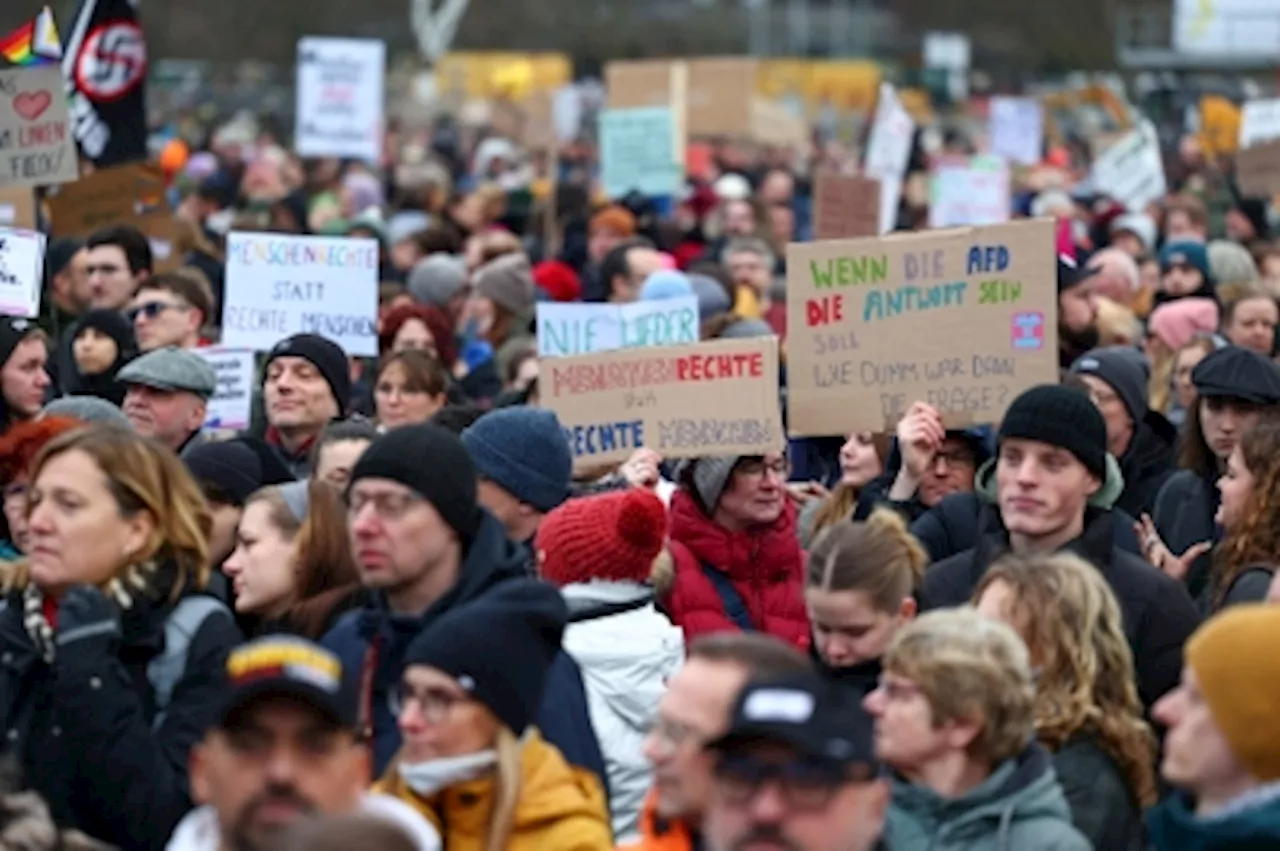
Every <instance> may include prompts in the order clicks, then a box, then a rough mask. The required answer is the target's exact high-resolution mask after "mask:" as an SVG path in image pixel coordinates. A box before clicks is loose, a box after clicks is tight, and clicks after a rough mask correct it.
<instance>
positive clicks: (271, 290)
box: [222, 233, 378, 357]
mask: <svg viewBox="0 0 1280 851" xmlns="http://www.w3.org/2000/svg"><path fill="white" fill-rule="evenodd" d="M225 302H226V303H225V305H224V306H223V308H222V345H224V346H226V347H228V348H245V349H253V350H254V351H258V352H263V351H267V350H268V349H270V348H271V347H272V346H274V345H275V344H276V343H278V342H279V341H280V340H281V339H283V338H285V337H288V336H291V335H293V334H301V333H309V334H320V335H321V336H323V337H328V338H329V339H330V340H333V341H334V342H335V343H337V344H338V345H340V346H342V348H343V349H345V350H346V352H347V354H348V355H354V356H356V357H376V356H377V354H378V333H377V316H378V242H377V240H373V239H350V238H345V237H328V236H283V235H281V234H275V233H232V234H230V235H229V236H228V237H227V280H226V296H225Z"/></svg>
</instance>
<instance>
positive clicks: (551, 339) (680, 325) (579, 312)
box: [537, 296, 699, 357]
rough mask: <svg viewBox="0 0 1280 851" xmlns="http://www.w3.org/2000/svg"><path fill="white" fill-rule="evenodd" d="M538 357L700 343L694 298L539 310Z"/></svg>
mask: <svg viewBox="0 0 1280 851" xmlns="http://www.w3.org/2000/svg"><path fill="white" fill-rule="evenodd" d="M537 321H538V356H539V357H565V356H567V355H587V354H593V353H595V352H611V351H613V350H615V349H634V348H640V347H643V346H676V345H680V344H682V343H696V342H698V327H699V326H698V299H697V298H696V297H694V296H682V297H680V298H668V299H661V300H659V301H637V302H633V303H631V304H556V303H554V302H542V303H540V304H539V305H538V316H537Z"/></svg>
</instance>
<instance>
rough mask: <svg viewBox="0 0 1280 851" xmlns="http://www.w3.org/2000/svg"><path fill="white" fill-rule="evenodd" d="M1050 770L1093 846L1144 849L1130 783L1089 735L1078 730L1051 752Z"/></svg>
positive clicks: (1114, 849) (1131, 850)
mask: <svg viewBox="0 0 1280 851" xmlns="http://www.w3.org/2000/svg"><path fill="white" fill-rule="evenodd" d="M1053 770H1054V771H1056V772H1057V773H1058V782H1059V783H1061V784H1062V792H1063V794H1064V795H1066V796H1067V804H1068V805H1069V806H1070V807H1071V821H1072V823H1073V824H1074V825H1075V826H1076V830H1078V831H1080V832H1081V833H1083V834H1084V835H1085V838H1086V839H1088V840H1089V842H1090V843H1092V844H1093V847H1094V848H1096V849H1102V848H1105V849H1107V851H1143V842H1144V830H1143V824H1142V811H1141V810H1140V809H1139V808H1138V802H1137V799H1135V798H1134V795H1133V792H1132V791H1131V790H1130V789H1129V784H1128V782H1127V781H1126V780H1125V778H1124V775H1123V774H1122V773H1121V771H1120V766H1119V765H1117V764H1116V762H1115V760H1113V759H1112V758H1111V757H1110V756H1109V755H1108V754H1107V752H1106V751H1104V750H1103V749H1102V747H1101V746H1100V745H1099V744H1098V742H1097V740H1096V739H1095V738H1093V737H1092V736H1090V735H1087V734H1083V733H1077V734H1076V735H1075V736H1073V737H1072V738H1071V739H1070V740H1068V741H1067V743H1066V744H1065V745H1063V747H1062V749H1061V750H1059V751H1058V752H1057V753H1055V754H1053Z"/></svg>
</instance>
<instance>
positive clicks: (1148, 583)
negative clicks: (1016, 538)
mask: <svg viewBox="0 0 1280 851" xmlns="http://www.w3.org/2000/svg"><path fill="white" fill-rule="evenodd" d="M1114 529H1115V520H1114V518H1113V517H1112V514H1111V512H1109V511H1102V510H1099V509H1089V510H1088V512H1087V513H1086V514H1085V528H1084V534H1083V535H1081V536H1080V537H1079V538H1077V539H1076V540H1074V541H1072V542H1071V543H1070V544H1068V545H1067V546H1066V547H1065V548H1064V549H1066V550H1068V551H1071V552H1074V553H1076V554H1077V555H1079V556H1082V557H1083V558H1086V559H1088V560H1089V561H1090V562H1092V563H1093V564H1094V565H1095V566H1096V567H1097V568H1098V570H1099V571H1101V573H1102V575H1103V576H1104V577H1106V580H1107V583H1108V584H1109V585H1110V586H1111V590H1112V591H1113V592H1115V595H1116V599H1117V601H1118V602H1119V603H1120V611H1121V614H1122V615H1123V616H1124V630H1125V636H1126V637H1127V638H1128V639H1129V646H1130V647H1131V648H1132V649H1133V659H1134V668H1135V670H1136V673H1137V679H1138V694H1139V696H1140V697H1141V698H1142V702H1143V705H1144V706H1146V707H1148V708H1149V707H1150V706H1151V705H1152V704H1153V703H1155V702H1156V701H1157V700H1158V699H1159V698H1160V697H1161V696H1163V695H1164V694H1165V693H1166V692H1168V691H1169V690H1170V689H1172V688H1173V687H1174V686H1176V685H1177V684H1178V681H1179V680H1180V679H1181V677H1182V645H1183V644H1185V643H1186V640H1187V638H1188V637H1190V635H1191V633H1193V632H1195V630H1196V628H1197V627H1198V626H1199V625H1200V616H1199V613H1198V612H1197V611H1196V608H1195V604H1193V603H1192V602H1191V598H1190V597H1189V596H1188V595H1187V591H1186V589H1185V588H1184V587H1183V586H1182V584H1181V583H1180V582H1177V581H1176V580H1173V579H1170V578H1169V577H1168V576H1166V575H1165V574H1163V573H1161V572H1160V571H1158V570H1156V569H1155V568H1154V567H1152V566H1151V565H1149V564H1147V563H1146V562H1145V561H1143V560H1142V559H1141V558H1139V557H1138V556H1135V555H1133V554H1132V553H1129V552H1125V551H1124V550H1122V549H1120V548H1119V547H1117V546H1116V545H1115V534H1114ZM1008 549H1009V539H1008V535H1007V534H1006V533H1003V532H1002V533H999V534H994V535H987V536H984V537H983V538H982V539H980V540H979V541H978V546H977V547H975V548H974V549H972V550H968V551H967V552H963V553H960V554H958V555H955V556H952V557H951V558H948V559H944V560H943V561H940V562H937V563H936V564H934V565H932V566H931V567H929V569H928V570H927V571H925V575H924V586H923V592H922V594H921V596H922V597H923V598H924V603H925V605H926V606H928V607H930V608H940V607H945V606H961V605H964V604H965V603H967V602H968V601H969V599H970V597H972V596H973V591H974V589H975V588H976V587H977V585H978V582H979V580H981V579H982V575H983V574H984V573H986V570H987V568H988V567H989V566H990V565H991V563H992V562H994V561H995V560H996V559H997V558H999V557H1000V556H1001V555H1002V554H1004V553H1005V552H1007V551H1008Z"/></svg>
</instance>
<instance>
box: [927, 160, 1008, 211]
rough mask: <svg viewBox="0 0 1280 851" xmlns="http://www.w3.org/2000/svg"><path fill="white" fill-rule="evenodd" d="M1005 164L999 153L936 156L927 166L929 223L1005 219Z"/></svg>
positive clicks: (1006, 195) (1006, 209)
mask: <svg viewBox="0 0 1280 851" xmlns="http://www.w3.org/2000/svg"><path fill="white" fill-rule="evenodd" d="M1010 207H1011V198H1010V189H1009V165H1008V163H1006V162H1005V161H1004V160H1002V159H1000V158H999V157H963V156H959V157H938V158H936V159H935V160H934V161H933V163H932V164H931V165H930V166H929V227H931V228H949V227H962V226H966V225H994V224H999V223H1000V222H1007V221H1009V211H1010Z"/></svg>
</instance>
